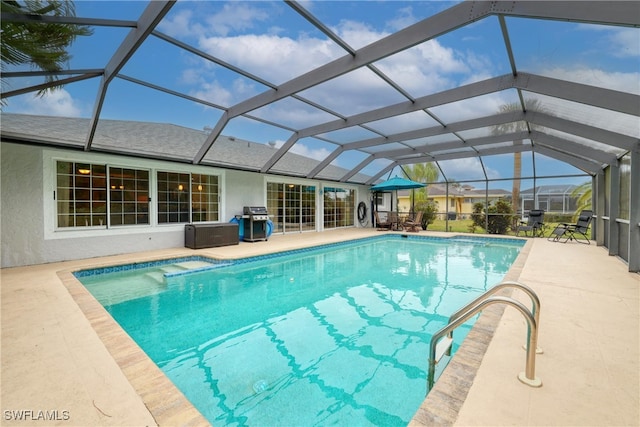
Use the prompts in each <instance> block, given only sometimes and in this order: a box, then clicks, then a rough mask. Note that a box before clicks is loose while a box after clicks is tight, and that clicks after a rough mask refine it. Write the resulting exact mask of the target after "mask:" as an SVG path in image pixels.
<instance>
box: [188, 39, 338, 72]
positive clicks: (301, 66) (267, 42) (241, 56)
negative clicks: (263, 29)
mask: <svg viewBox="0 0 640 427" xmlns="http://www.w3.org/2000/svg"><path fill="white" fill-rule="evenodd" d="M200 48H201V49H202V50H204V51H205V52H208V53H210V54H211V55H214V56H216V57H219V58H221V59H223V60H225V61H227V62H229V63H231V64H234V65H236V66H239V67H241V68H243V69H246V70H247V71H249V72H251V73H253V74H256V75H258V76H260V77H262V78H264V79H266V80H267V81H270V82H272V83H276V84H277V83H282V82H284V81H287V80H290V79H291V78H293V77H295V76H298V75H300V74H303V73H305V72H307V71H309V70H311V69H313V68H314V67H317V66H319V65H321V64H323V63H325V62H328V61H331V60H332V59H334V58H336V57H337V48H336V47H335V45H334V44H333V42H330V41H327V40H321V39H315V38H307V37H304V36H303V37H300V38H298V39H292V38H289V37H281V36H278V35H274V34H262V35H255V34H247V35H239V36H235V37H209V38H202V39H201V40H200Z"/></svg>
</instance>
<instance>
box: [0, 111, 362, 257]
mask: <svg viewBox="0 0 640 427" xmlns="http://www.w3.org/2000/svg"><path fill="white" fill-rule="evenodd" d="M89 124H90V119H88V118H68V117H45V116H30V115H23V114H8V113H3V114H2V128H1V129H0V131H1V136H2V144H1V156H0V157H1V159H2V170H1V172H2V176H1V194H2V199H1V203H0V216H1V217H2V223H1V232H2V242H1V243H2V245H1V251H0V253H1V263H0V265H1V266H2V267H3V268H4V267H15V266H21V265H30V264H42V263H47V262H56V261H63V260H69V259H82V258H88V257H97V256H105V255H113V254H120V253H126V252H137V251H148V250H156V249H164V248H174V247H180V246H182V245H184V242H185V224H188V223H197V222H200V223H202V222H206V223H227V222H229V221H231V220H232V219H234V217H235V216H236V215H242V214H243V208H244V206H266V207H267V210H268V212H269V214H270V218H271V219H272V222H273V233H275V234H285V233H300V232H306V231H324V230H329V229H335V228H342V227H357V226H364V224H365V222H363V223H360V222H359V221H358V218H357V216H356V206H357V205H358V203H359V202H365V203H368V201H369V198H370V191H369V188H370V186H369V185H364V184H363V185H359V184H356V183H343V182H338V180H339V179H340V178H341V177H342V176H344V175H345V174H346V173H347V172H348V170H345V169H342V168H339V167H336V166H333V165H328V166H327V167H326V168H325V169H324V170H323V171H322V174H321V175H319V176H318V178H315V179H310V178H304V174H305V173H306V172H307V171H308V170H310V169H313V168H314V167H316V166H317V165H318V164H319V163H320V162H319V161H318V160H314V159H311V158H308V157H304V156H300V155H297V154H293V153H287V154H285V155H284V156H283V157H282V158H281V159H280V160H279V161H278V162H277V163H276V165H274V168H273V173H271V174H264V173H260V167H261V166H262V165H263V164H264V163H265V162H266V161H267V160H269V159H270V158H271V157H272V156H273V155H274V153H276V149H275V147H272V146H270V145H267V144H258V143H255V142H251V141H246V140H242V139H240V138H235V137H233V136H220V137H219V138H217V140H216V142H215V144H214V145H213V147H212V148H211V149H210V150H209V152H208V153H207V155H206V156H205V157H204V161H203V164H199V165H195V164H192V162H191V161H192V159H193V157H194V156H195V155H196V153H197V151H198V149H199V148H200V147H201V146H202V144H203V142H204V141H205V140H206V139H207V137H208V133H207V132H204V131H201V130H194V129H188V128H185V127H182V126H176V125H172V124H167V123H148V122H134V121H125V120H100V122H99V124H98V126H97V129H96V133H95V137H94V138H93V144H92V145H91V150H89V151H86V150H85V143H86V139H87V130H88V129H89ZM114 150H116V151H119V152H118V153H116V152H114ZM121 153H127V154H128V155H124V154H121ZM292 175H297V176H292ZM354 178H355V179H357V180H358V181H357V182H366V181H367V180H368V179H369V178H370V177H368V176H360V175H356V176H355V177H354Z"/></svg>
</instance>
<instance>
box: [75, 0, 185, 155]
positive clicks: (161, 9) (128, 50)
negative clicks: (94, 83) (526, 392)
mask: <svg viewBox="0 0 640 427" xmlns="http://www.w3.org/2000/svg"><path fill="white" fill-rule="evenodd" d="M175 2H176V0H164V1H160V0H158V1H152V2H150V3H149V5H148V6H147V7H146V8H145V10H144V11H143V12H142V15H141V16H140V19H138V25H137V27H136V28H134V29H132V30H131V31H130V32H129V34H127V37H125V39H124V40H123V41H122V44H120V47H118V49H117V50H116V52H115V53H114V54H113V56H112V57H111V59H110V60H109V63H107V65H106V67H105V68H104V74H103V75H102V79H101V81H100V86H99V87H98V95H97V97H96V102H95V104H94V106H93V114H92V115H91V122H90V124H89V133H88V135H87V139H86V141H85V148H84V149H85V151H88V150H90V149H91V144H92V142H93V137H94V135H95V133H96V128H97V126H98V119H99V118H100V112H101V111H102V104H103V103H104V98H105V96H106V94H107V87H108V86H109V83H111V80H113V78H114V77H115V76H116V75H117V74H118V72H119V71H120V70H121V69H122V67H124V65H125V64H126V63H127V61H128V60H129V59H130V58H131V56H132V55H133V54H134V53H135V52H136V50H138V48H139V47H140V46H141V45H142V43H143V42H144V41H145V40H146V38H147V37H148V36H149V35H150V34H151V32H152V31H153V30H154V28H155V27H156V25H158V23H159V22H160V21H161V20H162V18H164V16H165V15H166V14H167V13H168V12H169V10H171V7H172V6H173V5H174V3H175Z"/></svg>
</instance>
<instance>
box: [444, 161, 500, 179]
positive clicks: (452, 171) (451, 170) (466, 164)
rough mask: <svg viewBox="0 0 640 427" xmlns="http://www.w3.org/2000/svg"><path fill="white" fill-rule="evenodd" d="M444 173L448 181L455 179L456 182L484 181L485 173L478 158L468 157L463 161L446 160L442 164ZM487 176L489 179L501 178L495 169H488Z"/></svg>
mask: <svg viewBox="0 0 640 427" xmlns="http://www.w3.org/2000/svg"><path fill="white" fill-rule="evenodd" d="M440 165H441V166H442V169H443V171H444V173H445V174H446V175H447V179H449V180H451V179H454V180H456V181H466V180H477V179H480V180H484V173H483V172H482V164H481V163H480V159H478V158H477V157H467V158H463V159H455V160H446V161H443V162H440ZM485 168H486V172H487V176H488V177H489V179H496V178H500V173H499V172H498V171H496V170H494V169H491V168H488V167H486V165H485Z"/></svg>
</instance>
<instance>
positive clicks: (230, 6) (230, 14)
mask: <svg viewBox="0 0 640 427" xmlns="http://www.w3.org/2000/svg"><path fill="white" fill-rule="evenodd" d="M268 19H269V14H268V13H267V12H266V11H265V10H263V9H258V8H255V7H252V5H251V3H247V2H231V3H225V4H224V6H223V8H222V10H221V11H220V12H218V13H216V14H214V15H211V16H210V17H208V18H207V24H208V29H209V30H210V31H211V32H212V33H214V34H219V35H222V36H226V35H228V34H229V33H231V32H234V31H244V30H248V29H251V28H253V27H254V26H255V24H256V22H261V21H266V20H268Z"/></svg>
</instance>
